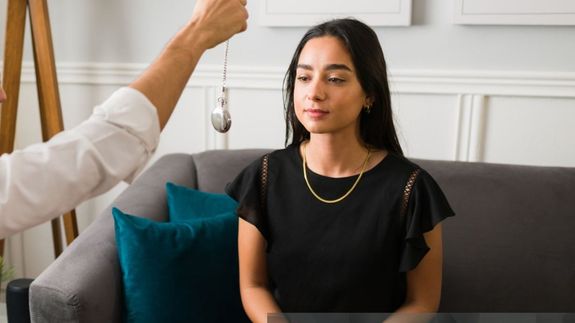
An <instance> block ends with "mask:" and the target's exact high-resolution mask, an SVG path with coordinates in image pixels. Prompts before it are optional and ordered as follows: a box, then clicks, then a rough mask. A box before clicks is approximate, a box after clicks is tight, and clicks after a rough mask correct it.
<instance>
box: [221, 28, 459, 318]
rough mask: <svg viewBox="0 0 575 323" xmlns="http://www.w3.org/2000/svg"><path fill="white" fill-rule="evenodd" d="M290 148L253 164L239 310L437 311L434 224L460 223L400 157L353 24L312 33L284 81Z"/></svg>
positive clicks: (370, 43) (363, 34)
mask: <svg viewBox="0 0 575 323" xmlns="http://www.w3.org/2000/svg"><path fill="white" fill-rule="evenodd" d="M285 103H286V104H285V113H286V125H287V131H286V144H287V143H288V141H289V140H290V138H291V144H289V146H287V148H285V149H283V150H278V151H275V152H272V153H271V154H269V155H268V156H266V157H265V158H264V159H263V160H258V161H256V162H254V163H253V164H252V165H250V166H249V167H247V168H246V169H245V170H244V171H243V172H242V173H241V174H240V175H239V176H238V177H237V178H236V179H235V180H234V182H233V183H231V184H230V185H229V186H228V188H227V192H228V194H230V196H232V197H233V198H234V199H236V200H237V201H238V202H239V208H238V214H239V216H240V223H239V237H238V243H239V257H240V288H241V296H242V302H243V304H244V308H245V310H246V313H247V314H248V316H249V317H250V318H251V319H252V320H253V321H254V322H265V321H266V313H279V312H282V311H283V312H398V313H418V312H434V311H436V310H437V308H438V304H439V299H440V292H441V266H442V245H441V226H440V225H438V223H439V222H440V221H441V220H443V219H444V218H446V217H448V216H451V215H453V212H452V210H451V208H450V207H449V204H448V203H447V200H446V199H445V197H444V195H443V193H442V192H441V190H440V188H439V187H438V186H437V184H436V183H435V181H434V180H433V179H432V178H431V176H430V175H429V174H428V173H426V172H425V171H424V170H421V169H420V168H419V167H418V166H417V165H415V164H413V163H411V162H409V161H408V160H407V159H405V158H404V157H403V153H402V150H401V147H400V145H399V142H398V139H397V135H396V133H395V128H394V124H393V118H392V111H391V102H390V92H389V87H388V82H387V71H386V64H385V60H384V58H383V52H382V49H381V47H380V45H379V41H378V39H377V35H376V34H375V32H374V31H373V30H372V29H371V28H369V27H368V26H366V25H365V24H363V23H361V22H359V21H357V20H353V19H338V20H333V21H329V22H326V23H323V24H321V25H318V26H315V27H312V28H311V29H310V30H309V31H308V32H307V33H306V34H305V35H304V37H303V39H302V40H301V42H300V44H299V45H298V47H297V49H296V51H295V54H294V56H293V58H292V61H291V64H290V66H289V69H288V71H287V74H286V80H285Z"/></svg>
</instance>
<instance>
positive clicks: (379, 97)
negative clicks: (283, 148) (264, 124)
mask: <svg viewBox="0 0 575 323" xmlns="http://www.w3.org/2000/svg"><path fill="white" fill-rule="evenodd" d="M322 36H333V37H336V38H338V39H339V40H340V41H341V42H342V43H343V44H344V46H345V47H346V48H347V50H348V52H349V54H350V56H351V59H352V62H353V65H354V67H355V70H356V71H357V78H358V80H359V83H360V84H361V87H362V88H363V91H364V92H365V93H366V95H367V96H368V97H370V98H371V99H372V100H373V103H372V106H371V109H370V112H369V113H367V112H362V113H361V114H360V123H359V128H360V136H361V139H362V140H363V142H364V143H365V144H366V145H368V146H370V147H375V148H379V149H386V150H388V151H389V152H391V153H396V154H399V155H403V150H402V149H401V145H400V144H399V140H398V139H397V134H396V132H395V126H394V124H393V115H392V111H391V95H390V92H389V85H388V82H387V67H386V64H385V59H384V58H383V50H382V49H381V46H380V44H379V39H378V38H377V35H376V34H375V32H374V31H373V29H371V28H370V27H369V26H367V25H366V24H364V23H362V22H360V21H358V20H355V19H335V20H330V21H327V22H324V23H322V24H319V25H317V26H314V27H312V28H311V29H309V30H308V31H307V33H306V34H305V35H304V36H303V38H302V39H301V41H300V42H299V44H298V46H297V48H296V50H295V53H294V55H293V57H292V60H291V63H290V65H289V68H288V70H287V72H286V75H285V78H284V88H283V96H284V110H285V120H286V138H285V144H286V145H288V142H290V139H291V144H292V145H294V144H300V143H301V142H302V141H304V140H307V139H309V136H310V134H309V132H308V131H307V130H306V129H305V127H304V126H303V125H302V124H301V122H299V120H298V119H297V117H296V114H295V108H294V101H293V93H294V86H295V81H296V69H297V64H298V61H299V56H300V54H301V51H302V49H303V48H304V46H305V44H306V43H307V42H308V41H309V40H310V39H312V38H316V37H322Z"/></svg>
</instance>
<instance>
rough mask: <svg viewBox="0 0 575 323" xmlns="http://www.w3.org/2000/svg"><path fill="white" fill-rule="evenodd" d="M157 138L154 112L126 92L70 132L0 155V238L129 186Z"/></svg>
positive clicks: (141, 99)
mask: <svg viewBox="0 0 575 323" xmlns="http://www.w3.org/2000/svg"><path fill="white" fill-rule="evenodd" d="M159 137H160V124H159V119H158V115H157V111H156V108H155V107H154V105H153V104H152V103H151V102H150V101H149V100H148V99H147V98H146V97H145V96H144V95H143V94H142V93H140V92H139V91H137V90H135V89H132V88H127V87H126V88H121V89H119V90H117V91H116V92H114V94H113V95H112V96H111V97H110V98H109V99H108V100H106V101H105V102H104V103H103V104H102V105H100V106H97V107H96V108H95V109H94V112H93V114H92V115H91V116H90V118H89V119H88V120H86V121H84V122H83V123H81V124H80V125H78V126H76V127H75V128H72V129H69V130H66V131H63V132H61V133H59V134H58V135H56V136H54V137H53V138H52V139H50V140H49V141H48V142H45V143H40V144H35V145H32V146H29V147H26V148H25V149H22V150H18V151H14V152H13V153H12V154H4V155H2V156H0V238H4V237H7V236H10V235H12V234H14V233H17V232H19V231H22V230H24V229H27V228H30V227H32V226H35V225H37V224H40V223H43V222H46V221H48V220H50V219H52V218H54V217H57V216H59V215H61V214H63V213H65V212H67V211H69V210H71V209H73V208H74V207H76V206H77V205H78V204H79V203H81V202H82V201H84V200H86V199H89V198H91V197H94V196H96V195H98V194H101V193H103V192H105V191H107V190H109V189H110V188H112V187H113V186H115V185H116V184H117V183H119V182H120V181H122V180H125V181H127V182H130V181H131V180H132V179H133V178H134V177H135V176H136V175H137V174H138V172H139V171H141V170H142V169H143V168H144V166H145V164H146V162H147V161H148V160H149V158H150V156H151V155H152V154H153V152H154V151H155V150H156V147H157V146H158V141H159Z"/></svg>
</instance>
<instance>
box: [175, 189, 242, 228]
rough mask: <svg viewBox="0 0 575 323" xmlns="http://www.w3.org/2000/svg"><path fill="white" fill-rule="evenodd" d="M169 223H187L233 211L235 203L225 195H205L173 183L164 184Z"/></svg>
mask: <svg viewBox="0 0 575 323" xmlns="http://www.w3.org/2000/svg"><path fill="white" fill-rule="evenodd" d="M166 192H167V194H168V195H167V197H168V210H169V214H170V216H169V219H170V220H169V221H170V222H179V221H188V220H191V219H196V218H203V217H210V216H214V215H217V214H221V213H223V212H230V211H234V210H235V209H236V207H237V202H236V201H235V200H234V199H232V198H231V197H229V196H227V195H225V194H216V193H206V192H201V191H198V190H194V189H191V188H187V187H184V186H180V185H176V184H173V183H167V184H166Z"/></svg>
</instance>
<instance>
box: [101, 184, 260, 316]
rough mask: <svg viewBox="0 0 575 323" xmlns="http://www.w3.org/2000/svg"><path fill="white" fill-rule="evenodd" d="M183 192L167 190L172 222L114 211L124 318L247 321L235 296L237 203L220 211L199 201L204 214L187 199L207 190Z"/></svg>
mask: <svg viewBox="0 0 575 323" xmlns="http://www.w3.org/2000/svg"><path fill="white" fill-rule="evenodd" d="M171 185H173V184H171ZM172 189H173V190H172ZM186 190H187V193H188V194H184V193H183V192H186V191H185V190H183V188H182V187H176V186H175V185H173V186H172V188H171V189H170V191H169V192H172V193H173V192H174V191H177V194H172V195H171V197H170V194H168V195H169V199H168V203H169V205H170V218H171V219H172V222H163V223H162V222H155V221H151V220H148V219H145V218H141V217H136V216H132V215H128V214H124V213H122V212H121V211H120V210H118V209H116V208H114V209H113V210H112V213H113V217H114V220H115V230H116V243H117V246H118V255H119V259H120V266H121V269H122V278H123V284H124V315H125V321H126V322H138V323H147V322H150V323H151V322H249V320H248V319H247V317H246V315H245V313H244V310H243V308H242V304H241V299H240V294H239V282H238V276H239V274H238V255H237V226H238V219H237V216H236V214H235V211H234V210H235V201H233V200H232V202H234V203H229V204H228V207H227V210H223V209H218V210H217V212H219V211H223V212H220V213H219V214H214V213H210V210H209V209H210V207H213V205H211V204H212V203H203V204H202V203H199V204H198V205H203V207H205V206H206V205H208V206H209V207H208V211H206V212H203V211H202V210H201V208H198V207H196V206H197V205H196V206H195V205H193V204H192V203H188V199H197V198H198V196H204V194H209V193H202V192H199V191H195V190H190V189H186ZM214 195H217V194H214ZM219 195H221V194H219ZM212 197H213V196H212ZM220 197H221V198H223V197H225V198H229V197H227V196H225V195H221V196H220ZM184 206H187V207H184ZM176 210H177V212H178V213H179V214H176V213H172V212H176ZM191 215H195V216H196V217H195V218H192V217H191ZM175 219H177V222H176V221H174V220H175Z"/></svg>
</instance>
